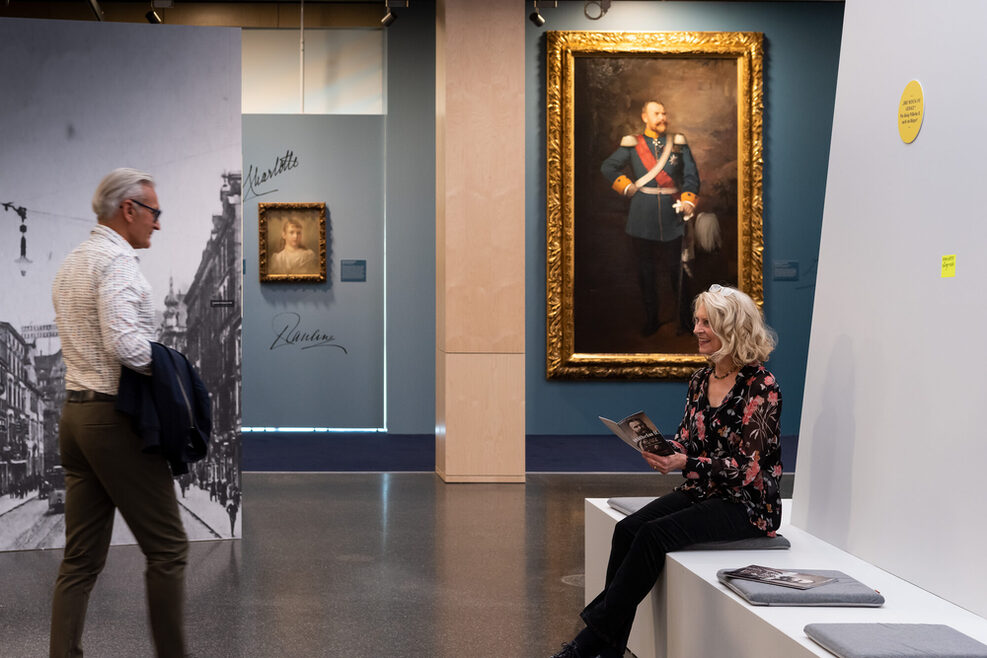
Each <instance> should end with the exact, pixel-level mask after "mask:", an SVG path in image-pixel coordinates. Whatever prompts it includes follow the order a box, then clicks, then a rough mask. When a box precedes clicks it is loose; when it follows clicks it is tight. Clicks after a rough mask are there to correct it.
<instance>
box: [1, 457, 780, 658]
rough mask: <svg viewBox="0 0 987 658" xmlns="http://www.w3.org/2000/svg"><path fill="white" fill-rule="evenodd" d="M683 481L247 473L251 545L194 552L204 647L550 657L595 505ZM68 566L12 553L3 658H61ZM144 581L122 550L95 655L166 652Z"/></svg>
mask: <svg viewBox="0 0 987 658" xmlns="http://www.w3.org/2000/svg"><path fill="white" fill-rule="evenodd" d="M787 477H788V476H786V478H787ZM678 482H681V478H679V477H678V476H668V477H663V476H660V475H653V474H629V473H628V474H619V475H613V474H588V473H580V474H564V475H563V474H529V475H528V482H527V484H523V485H518V484H513V485H495V484H451V485H450V484H444V483H443V482H442V481H441V480H440V479H439V478H438V477H436V476H435V475H434V474H432V473H291V474H283V473H282V474H277V473H243V490H244V504H245V509H244V520H243V523H244V528H243V537H244V538H243V540H241V541H229V540H226V541H214V542H196V543H194V544H193V545H192V550H191V556H190V564H189V568H188V578H187V587H188V609H187V617H188V622H187V626H188V631H189V637H190V647H189V649H190V650H191V651H193V652H194V654H195V655H196V656H200V657H207V658H222V657H226V656H249V657H255V656H256V657H258V658H260V657H263V658H270V657H282V656H346V657H358V658H359V657H364V656H366V657H368V658H369V657H377V656H389V657H404V656H415V657H423V658H442V657H446V656H448V657H450V658H451V657H453V656H455V657H457V658H458V657H461V656H477V657H480V658H484V657H488V656H489V657H491V658H493V657H517V658H528V657H536V658H537V657H538V656H549V655H551V654H552V653H554V652H555V651H556V650H557V649H558V647H559V645H560V643H561V642H563V641H565V640H568V639H570V638H571V636H572V635H574V634H575V632H576V631H577V630H578V629H579V628H580V627H581V624H580V622H579V619H578V612H579V610H580V609H581V608H582V602H583V591H582V579H581V574H582V571H583V537H582V533H583V502H582V501H583V498H587V497H607V496H616V495H620V496H644V495H660V494H662V493H664V492H666V491H668V490H669V489H670V488H671V487H672V486H674V485H675V484H677V483H678ZM785 491H786V495H790V492H791V481H790V479H789V480H788V481H787V482H786V487H785ZM60 558H61V551H59V550H53V551H23V552H14V553H3V554H0V574H3V584H2V587H0V655H2V656H3V657H4V658H27V657H34V656H42V655H45V654H46V653H47V646H48V624H49V605H50V601H51V591H52V586H53V582H54V578H55V571H56V569H57V566H58V562H59V560H60ZM142 571H143V557H142V556H141V554H140V551H139V550H138V549H137V547H135V546H122V547H115V548H113V549H111V553H110V559H109V560H108V562H107V566H106V569H105V571H104V573H103V575H102V576H101V577H100V580H99V582H98V584H97V585H96V589H95V590H94V592H93V595H92V598H91V600H90V605H89V618H88V623H87V626H86V634H85V642H84V647H85V650H86V655H87V656H97V657H100V658H102V657H108V658H112V657H116V656H121V657H124V656H126V657H128V658H129V657H133V656H150V655H152V653H153V652H152V651H151V647H150V639H149V633H148V629H147V623H146V619H145V617H146V607H145V604H144V594H143V576H142Z"/></svg>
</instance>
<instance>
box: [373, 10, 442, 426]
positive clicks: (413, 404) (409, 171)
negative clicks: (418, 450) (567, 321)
mask: <svg viewBox="0 0 987 658" xmlns="http://www.w3.org/2000/svg"><path fill="white" fill-rule="evenodd" d="M398 14H399V18H398V20H397V21H395V22H394V24H393V25H392V26H391V27H389V28H388V29H387V117H386V124H385V125H386V131H387V137H386V153H387V161H386V163H381V167H380V172H381V175H382V178H381V180H382V181H386V183H385V184H384V189H385V190H386V191H387V198H386V204H387V213H386V217H387V245H386V250H387V254H386V258H387V260H386V264H387V273H386V282H387V283H386V285H387V291H386V292H387V307H386V310H385V313H386V341H387V345H386V350H385V357H386V361H385V368H386V372H387V389H386V391H387V404H386V407H385V408H386V413H387V428H388V430H389V431H390V432H391V433H392V434H434V433H435V4H434V3H432V2H426V1H420V2H417V1H416V2H412V3H410V4H409V6H408V7H405V8H401V9H399V10H398Z"/></svg>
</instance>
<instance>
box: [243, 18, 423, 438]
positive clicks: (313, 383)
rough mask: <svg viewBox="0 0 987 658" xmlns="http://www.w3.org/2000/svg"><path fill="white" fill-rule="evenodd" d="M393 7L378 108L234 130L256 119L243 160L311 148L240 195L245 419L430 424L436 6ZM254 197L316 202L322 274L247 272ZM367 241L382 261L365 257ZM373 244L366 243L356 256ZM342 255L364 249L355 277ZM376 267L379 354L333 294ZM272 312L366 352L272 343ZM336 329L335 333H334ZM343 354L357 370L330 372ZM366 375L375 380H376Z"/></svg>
mask: <svg viewBox="0 0 987 658" xmlns="http://www.w3.org/2000/svg"><path fill="white" fill-rule="evenodd" d="M398 13H399V16H400V18H399V20H398V21H396V22H395V23H394V25H392V26H391V27H390V28H389V29H388V30H387V34H386V44H387V45H386V47H387V54H386V62H387V63H386V66H387V71H386V80H387V86H386V92H385V93H386V107H387V113H386V115H385V116H384V117H379V116H366V117H359V116H310V115H304V116H296V117H280V118H279V117H271V116H265V117H262V116H253V117H249V116H248V117H246V119H245V122H244V126H245V128H244V129H245V132H247V131H248V129H252V128H251V127H253V128H256V131H257V133H258V134H257V135H256V139H255V140H253V141H259V142H263V144H259V147H260V146H267V147H268V148H267V149H266V150H264V149H262V148H259V147H258V148H259V150H258V151H257V152H256V153H254V151H250V153H249V155H250V156H251V157H246V155H248V154H245V159H244V166H245V167H247V166H248V165H249V164H251V163H253V164H255V165H258V166H260V167H261V168H262V169H263V168H266V167H268V166H271V164H272V162H273V157H274V156H275V155H278V154H281V155H283V154H284V149H285V148H289V147H292V146H293V145H294V146H293V148H294V151H295V153H296V154H298V153H299V152H303V151H306V150H308V151H311V150H312V149H315V152H312V153H306V156H307V162H304V163H302V164H301V165H300V166H299V167H298V168H297V169H293V170H290V171H287V172H285V173H283V174H280V175H279V176H278V178H275V179H274V181H273V183H272V184H271V185H268V186H267V188H271V187H275V188H279V189H280V190H281V191H280V192H278V193H274V194H271V195H269V196H262V197H259V198H252V199H250V200H248V201H246V202H245V204H244V230H245V235H244V254H245V257H246V277H245V284H246V285H245V302H244V332H243V333H244V343H243V344H244V381H245V384H244V414H243V417H244V425H245V426H248V427H276V426H282V427H283V426H287V427H300V426H305V427H333V428H368V427H370V428H373V427H381V426H384V427H386V428H387V429H388V430H389V432H390V433H392V434H432V433H433V432H434V431H435V430H434V428H435V6H434V4H433V3H429V2H415V3H412V5H411V6H409V7H407V8H404V9H401V10H400V11H399V12H398ZM302 126H305V127H306V128H304V129H306V130H309V131H310V132H309V133H308V137H307V138H305V137H304V136H300V135H298V134H296V132H297V129H301V127H302ZM367 131H370V132H367ZM381 133H382V134H381ZM248 137H250V135H248ZM247 141H250V140H249V139H248V140H247ZM282 144H283V148H282V146H281V145H282ZM275 145H277V146H278V148H274V147H275ZM279 149H280V151H279ZM245 150H247V149H246V147H245ZM268 151H270V153H268ZM300 175H302V176H303V177H304V178H305V182H304V185H302V189H303V190H304V192H305V193H304V194H302V195H301V196H299V194H301V192H299V191H298V190H296V189H295V188H294V187H292V181H294V180H296V179H298V178H299V176H300ZM320 181H321V182H320ZM340 185H343V186H344V187H343V189H339V186H340ZM265 189H266V188H265ZM288 191H290V194H288V195H287V196H285V193H286V192H288ZM302 197H304V198H302ZM265 200H267V201H301V200H312V201H326V202H327V204H328V206H329V213H330V222H331V224H332V229H333V231H334V233H335V237H336V240H335V242H334V245H333V246H334V251H333V253H332V254H331V257H332V260H331V261H330V272H329V277H330V281H329V282H327V283H326V284H305V285H294V284H292V285H284V284H264V285H263V286H261V285H260V284H258V283H257V271H256V265H257V210H256V207H257V206H256V204H257V202H259V201H265ZM380 214H383V217H384V218H385V221H384V224H383V230H381V227H380V226H379V225H378V226H366V225H365V224H366V223H368V222H369V223H375V222H379V218H380ZM354 222H355V223H356V224H357V226H350V227H349V228H353V229H356V230H358V231H363V232H365V231H364V229H366V230H368V231H372V232H374V233H375V234H376V236H377V240H378V242H377V243H376V244H375V245H374V246H373V249H366V250H365V251H367V253H358V252H359V250H358V249H357V250H354V249H351V248H348V247H347V245H345V244H342V243H341V242H340V240H339V239H340V238H341V237H342V236H341V232H343V228H344V224H346V223H354ZM380 240H383V251H384V254H385V255H384V260H383V262H380V261H379V259H378V258H377V256H379V252H380V251H381V249H380V246H381V242H380ZM361 244H362V243H361ZM374 250H376V251H377V252H378V253H369V252H371V251H374ZM348 258H366V259H367V267H368V281H367V283H345V282H340V281H339V266H340V262H339V261H340V260H341V259H348ZM382 270H383V271H382ZM381 272H382V274H383V277H384V280H383V281H384V282H383V292H384V295H385V296H386V298H385V305H384V309H383V313H384V319H383V322H384V325H383V341H384V344H385V350H384V352H383V353H381V351H380V344H381V331H380V330H379V328H378V327H379V325H378V326H375V324H374V323H375V322H376V320H373V321H370V322H364V320H363V319H361V318H358V317H347V314H346V313H345V309H342V307H341V306H340V302H341V301H344V300H343V299H342V298H341V297H340V296H341V295H343V294H344V293H349V292H351V291H352V290H354V289H357V288H359V289H361V290H362V291H364V292H366V291H367V290H369V288H371V287H373V286H375V285H377V286H379V285H380V279H379V278H376V279H375V277H378V275H379V274H380V273H381ZM375 281H376V283H375ZM251 282H252V283H251ZM373 292H374V294H375V295H376V290H374V291H373ZM353 301H354V302H355V301H357V300H353ZM371 301H372V300H367V303H370V302H371ZM347 308H350V307H347ZM333 309H335V314H334V310H333ZM284 311H289V312H299V313H302V315H303V319H304V320H305V322H306V323H307V324H305V325H304V326H303V327H302V328H303V329H305V328H308V329H311V328H315V329H319V330H321V331H323V332H325V333H329V334H332V335H334V337H335V338H336V342H338V343H341V344H343V345H344V346H346V347H347V348H348V349H350V350H351V353H352V352H355V351H354V350H353V349H352V348H353V347H355V346H356V344H357V343H359V344H360V345H362V344H363V343H364V342H365V340H364V339H370V340H373V341H374V343H375V345H374V348H373V349H374V351H373V354H368V353H367V352H366V350H363V351H361V352H359V353H352V354H343V353H342V352H340V351H339V350H336V349H327V348H324V347H323V348H313V349H309V350H306V351H301V350H299V349H293V348H284V349H279V350H275V351H272V350H271V349H270V345H271V342H272V340H273V335H272V334H271V332H272V330H273V329H272V318H273V317H274V316H275V315H276V314H278V313H281V312H284ZM361 322H364V324H363V331H362V332H361V331H360V329H359V326H360V323H361ZM344 326H345V327H346V328H347V332H344V331H342V328H343V327H344ZM344 335H346V336H348V337H347V338H344ZM347 341H349V342H350V343H352V344H347ZM274 352H276V354H275V353H274ZM353 356H356V357H357V358H359V359H360V362H361V363H360V364H359V366H360V367H362V368H363V369H364V370H365V375H366V376H363V375H359V373H354V372H352V371H348V373H347V372H343V371H342V370H341V368H342V367H343V366H344V365H347V367H348V360H349V361H352V360H353V359H352V357H353ZM275 357H276V358H275ZM284 358H287V359H289V360H290V361H291V362H290V363H289V364H288V365H286V366H285V367H281V366H279V365H278V363H280V362H281V360H282V359H284ZM272 359H273V360H272ZM378 380H383V381H382V386H383V388H382V387H381V385H378V384H377V383H376V382H377V381H378Z"/></svg>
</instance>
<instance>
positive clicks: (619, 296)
mask: <svg viewBox="0 0 987 658" xmlns="http://www.w3.org/2000/svg"><path fill="white" fill-rule="evenodd" d="M547 51H548V53H547V54H548V57H547V59H548V66H547V108H546V112H547V124H548V125H547V134H548V143H547V159H548V168H547V174H548V179H547V272H546V276H547V281H546V283H547V291H546V292H547V300H546V301H547V310H546V344H547V363H546V372H547V376H548V377H549V378H569V379H573V378H593V377H611V378H625V379H628V378H634V379H643V378H686V377H688V376H689V375H690V374H691V373H692V371H693V370H694V369H695V368H696V367H698V366H700V365H702V364H703V363H704V362H705V359H704V357H702V356H701V355H700V354H699V353H698V350H697V348H696V341H695V338H694V337H693V336H692V334H691V330H692V326H691V323H692V308H691V305H692V299H693V298H694V297H695V295H696V294H698V293H699V292H701V291H703V290H705V289H707V288H708V287H709V286H710V285H711V284H713V283H719V284H722V285H731V286H737V287H739V288H740V289H741V290H743V291H745V292H746V293H748V294H749V295H750V296H751V297H752V298H753V299H754V300H755V302H757V303H758V304H761V303H762V302H763V281H762V250H763V237H762V228H761V216H762V191H761V190H762V178H761V177H762V173H761V164H762V143H761V132H762V118H761V108H762V103H763V88H762V67H763V55H762V35H761V34H760V33H750V32H663V33H632V32H548V33H547Z"/></svg>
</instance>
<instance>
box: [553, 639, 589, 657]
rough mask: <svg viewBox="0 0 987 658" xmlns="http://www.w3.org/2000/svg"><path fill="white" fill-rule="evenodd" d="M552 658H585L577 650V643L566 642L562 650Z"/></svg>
mask: <svg viewBox="0 0 987 658" xmlns="http://www.w3.org/2000/svg"><path fill="white" fill-rule="evenodd" d="M552 658H583V656H582V655H581V654H580V653H579V651H577V650H576V643H575V642H566V643H565V644H563V645H562V650H561V651H559V652H558V653H557V654H554V655H553V656H552Z"/></svg>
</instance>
